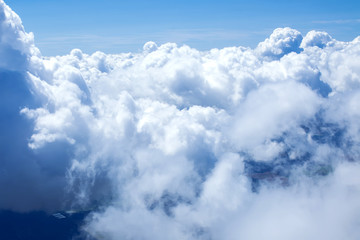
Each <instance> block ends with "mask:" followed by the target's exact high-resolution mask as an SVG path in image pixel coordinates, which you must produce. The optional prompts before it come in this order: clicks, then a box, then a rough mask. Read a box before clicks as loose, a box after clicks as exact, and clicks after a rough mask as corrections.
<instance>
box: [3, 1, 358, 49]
mask: <svg viewBox="0 0 360 240" xmlns="http://www.w3.org/2000/svg"><path fill="white" fill-rule="evenodd" d="M5 2H6V3H7V4H8V5H9V6H10V7H11V8H12V9H13V10H15V11H16V12H17V13H18V14H19V15H20V17H21V18H22V20H23V24H24V26H25V28H26V31H31V32H34V34H35V41H36V45H37V46H38V47H39V48H40V50H41V52H42V53H43V55H55V54H65V53H68V52H69V51H70V50H71V49H73V48H81V49H82V50H83V51H84V52H87V53H92V52H94V51H96V50H101V51H104V52H106V53H118V52H128V51H139V50H140V49H142V46H143V44H144V43H145V42H147V41H150V40H152V41H155V42H157V43H158V44H161V43H164V42H169V41H170V42H176V43H178V44H180V45H181V44H188V45H190V46H191V47H195V48H197V49H201V50H205V49H210V48H214V47H217V48H222V47H226V46H239V45H241V46H250V47H255V46H256V45H257V43H258V42H259V41H262V40H263V39H265V38H266V37H267V36H268V35H269V34H270V33H271V32H272V31H273V30H274V29H275V28H277V27H285V26H289V27H292V28H295V29H297V30H299V31H301V32H302V33H303V34H306V32H308V31H309V30H312V29H315V30H323V31H327V32H328V33H329V34H330V35H332V36H333V37H334V38H336V39H338V40H344V41H349V40H352V39H353V38H355V37H356V36H358V35H360V1H359V0H341V1H340V0H336V1H335V0H326V1H325V0H321V1H314V0H313V1H311V0H302V1H292V0H287V1H285V0H273V1H270V0H253V1H250V0H237V1H235V0H222V1H220V0H218V1H213V0H182V1H164V0H155V1H151V0H129V1H128V0H126V1H124V0H98V1H95V0H62V1H59V0H31V1H29V0H5Z"/></svg>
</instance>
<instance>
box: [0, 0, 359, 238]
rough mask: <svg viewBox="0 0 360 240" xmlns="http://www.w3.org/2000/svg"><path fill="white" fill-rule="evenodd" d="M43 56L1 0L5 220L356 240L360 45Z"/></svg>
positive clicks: (277, 40)
mask: <svg viewBox="0 0 360 240" xmlns="http://www.w3.org/2000/svg"><path fill="white" fill-rule="evenodd" d="M143 49H144V50H143V52H138V53H122V54H108V55H107V54H104V53H102V52H95V53H94V54H92V55H88V54H85V53H83V52H82V51H81V50H79V49H74V50H72V51H71V53H70V54H69V55H65V56H56V57H42V56H41V54H40V52H39V50H38V49H37V48H36V47H35V45H34V42H33V35H32V34H28V33H26V32H25V31H24V28H23V26H22V25H21V20H20V18H19V17H18V16H17V15H16V14H15V13H14V12H12V10H11V9H10V8H9V7H8V6H6V5H5V3H4V2H3V1H2V0H0V93H1V94H0V100H1V101H0V102H1V103H0V111H1V114H0V121H1V125H0V130H1V138H0V153H1V154H0V157H1V160H0V196H1V198H0V208H1V209H12V210H17V211H30V210H47V211H50V212H51V211H56V210H61V209H63V210H69V209H92V214H90V215H89V217H88V219H87V221H86V223H84V230H85V231H87V232H88V233H89V234H91V235H92V236H93V237H95V238H99V239H255V240H256V239H334V240H335V239H349V240H351V239H354V240H355V239H359V238H360V232H359V230H358V229H359V226H358V223H359V221H360V216H359V212H360V177H359V176H360V175H359V171H360V166H359V156H360V150H359V149H360V148H359V144H360V132H359V131H360V121H359V119H360V41H359V38H357V39H355V40H353V41H351V42H340V41H337V40H335V39H333V38H332V37H331V36H329V35H328V34H327V33H325V32H317V31H311V32H309V33H308V34H306V35H305V37H303V36H302V34H301V33H300V32H298V31H296V30H294V29H290V28H278V29H275V30H274V32H273V34H271V36H270V37H269V38H267V39H265V41H264V42H261V43H259V44H258V47H257V48H255V49H250V48H244V47H230V48H224V49H211V50H209V51H204V52H202V51H198V50H196V49H193V48H190V47H189V46H177V45H176V44H174V43H166V44H163V45H161V46H157V45H156V43H154V42H148V43H146V44H145V45H144V48H143Z"/></svg>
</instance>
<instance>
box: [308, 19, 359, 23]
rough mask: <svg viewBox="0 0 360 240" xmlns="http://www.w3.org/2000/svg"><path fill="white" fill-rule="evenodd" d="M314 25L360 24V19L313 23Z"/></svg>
mask: <svg viewBox="0 0 360 240" xmlns="http://www.w3.org/2000/svg"><path fill="white" fill-rule="evenodd" d="M313 23H320V24H348V23H360V19H336V20H319V21H313Z"/></svg>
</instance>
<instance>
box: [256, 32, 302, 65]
mask: <svg viewBox="0 0 360 240" xmlns="http://www.w3.org/2000/svg"><path fill="white" fill-rule="evenodd" d="M302 39H303V37H302V35H301V33H300V32H298V31H297V30H295V29H291V28H288V27H286V28H277V29H275V30H274V32H273V33H272V34H271V35H270V37H269V38H267V39H265V41H264V42H261V43H259V45H258V46H257V48H256V50H257V52H259V53H260V54H261V55H262V56H265V57H268V58H270V59H278V58H281V57H282V56H284V55H285V54H288V53H290V52H295V53H299V52H300V51H301V49H300V44H301V41H302Z"/></svg>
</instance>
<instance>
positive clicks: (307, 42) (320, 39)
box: [300, 30, 333, 48]
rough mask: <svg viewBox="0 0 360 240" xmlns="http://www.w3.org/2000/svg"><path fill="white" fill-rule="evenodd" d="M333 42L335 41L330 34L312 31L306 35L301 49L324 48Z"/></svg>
mask: <svg viewBox="0 0 360 240" xmlns="http://www.w3.org/2000/svg"><path fill="white" fill-rule="evenodd" d="M332 41H333V39H332V37H331V36H330V35H329V34H328V33H326V32H318V31H314V30H312V31H310V32H308V33H307V34H306V36H305V37H304V39H303V41H302V42H301V45H300V47H301V48H306V47H313V46H316V47H319V48H324V47H326V46H327V45H328V44H329V43H330V42H332Z"/></svg>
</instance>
